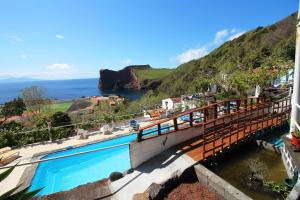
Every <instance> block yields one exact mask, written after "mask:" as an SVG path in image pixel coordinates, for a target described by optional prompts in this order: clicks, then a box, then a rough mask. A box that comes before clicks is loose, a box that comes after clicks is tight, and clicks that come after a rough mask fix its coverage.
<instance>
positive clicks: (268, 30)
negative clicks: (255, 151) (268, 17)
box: [158, 13, 297, 96]
mask: <svg viewBox="0 0 300 200" xmlns="http://www.w3.org/2000/svg"><path fill="white" fill-rule="evenodd" d="M296 17H297V16H296V13H294V14H292V15H291V16H289V17H287V18H285V19H284V20H282V21H279V22H278V23H275V24H273V25H271V26H267V27H258V28H256V29H255V30H252V31H249V32H247V33H245V34H243V35H242V36H240V37H238V38H236V39H234V40H232V41H228V42H225V43H224V44H223V45H222V46H221V47H219V48H217V49H215V50H214V51H212V52H211V53H210V54H208V55H207V56H205V57H203V58H200V59H198V60H192V61H190V62H187V63H184V64H182V65H180V66H179V67H178V68H177V69H176V70H174V71H173V72H172V73H170V74H169V75H168V76H166V77H165V78H164V79H163V82H162V84H161V85H160V86H159V88H158V90H159V92H160V93H166V94H168V95H170V96H178V95H181V94H187V93H193V92H199V89H200V90H206V88H207V85H208V83H209V84H215V83H216V80H218V79H220V77H221V75H222V74H225V75H227V76H228V77H230V79H231V77H233V78H232V79H233V80H232V85H231V89H232V88H233V89H234V90H235V91H238V90H240V91H245V90H246V89H247V88H248V87H249V86H251V85H247V84H240V82H242V83H244V81H241V80H237V79H235V77H239V76H240V75H242V74H243V73H244V72H247V74H251V73H253V70H254V69H256V68H261V69H263V70H265V71H268V72H269V71H270V70H271V71H272V70H273V71H274V69H278V70H280V69H285V68H287V67H292V66H293V65H292V63H293V61H294V54H295V35H296V33H295V30H296V22H297V20H296ZM269 74H270V73H260V74H259V75H261V77H260V78H259V79H256V80H263V77H267V76H268V75H269ZM240 78H243V79H244V78H245V77H241V76H240ZM240 78H239V79H240ZM237 86H241V87H237ZM226 92H228V91H226ZM242 95H243V92H242Z"/></svg>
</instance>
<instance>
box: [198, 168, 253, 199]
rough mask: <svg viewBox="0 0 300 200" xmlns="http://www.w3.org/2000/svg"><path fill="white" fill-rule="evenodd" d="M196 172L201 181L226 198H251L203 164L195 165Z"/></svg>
mask: <svg viewBox="0 0 300 200" xmlns="http://www.w3.org/2000/svg"><path fill="white" fill-rule="evenodd" d="M194 168H195V172H196V175H197V177H198V180H199V182H200V183H202V184H204V185H207V186H208V187H209V188H210V189H211V190H212V191H213V192H215V193H217V194H218V195H219V196H220V197H222V199H226V200H240V199H243V200H251V198H250V197H248V196H247V195H246V194H244V193H243V192H241V191H240V190H238V189H236V188H235V187H234V186H232V185H231V184H229V183H228V182H226V181H225V180H224V179H222V178H221V177H219V176H217V175H216V174H214V173H213V172H211V171H210V170H208V169H207V168H206V167H204V166H203V165H200V164H198V165H195V166H194Z"/></svg>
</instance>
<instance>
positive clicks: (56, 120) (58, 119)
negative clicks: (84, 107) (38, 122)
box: [50, 111, 71, 127]
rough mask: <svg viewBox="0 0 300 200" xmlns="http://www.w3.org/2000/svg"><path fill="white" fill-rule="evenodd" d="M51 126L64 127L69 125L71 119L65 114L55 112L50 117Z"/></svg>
mask: <svg viewBox="0 0 300 200" xmlns="http://www.w3.org/2000/svg"><path fill="white" fill-rule="evenodd" d="M50 122H51V125H52V126H54V127H56V126H65V125H70V124H71V118H70V116H69V115H68V113H65V112H61V111H59V112H56V113H54V114H53V115H52V116H51V117H50Z"/></svg>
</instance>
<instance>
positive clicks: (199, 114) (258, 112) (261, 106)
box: [137, 98, 290, 142]
mask: <svg viewBox="0 0 300 200" xmlns="http://www.w3.org/2000/svg"><path fill="white" fill-rule="evenodd" d="M283 112H284V113H289V112H290V98H285V99H282V100H279V101H277V102H271V101H269V100H267V99H263V98H248V99H232V100H226V101H220V102H216V103H212V104H210V105H208V106H205V107H201V108H196V109H192V110H188V111H186V112H183V113H180V114H178V115H176V116H173V117H169V118H167V119H164V120H160V121H158V122H156V123H153V124H150V125H148V126H145V127H141V128H140V130H139V132H138V135H137V141H138V142H140V141H142V140H145V139H150V138H152V137H155V136H160V135H162V134H169V133H172V132H176V131H179V130H184V129H188V128H191V127H199V126H203V127H204V134H203V137H204V138H203V139H205V137H206V136H207V135H208V133H209V132H210V130H213V131H212V132H216V130H218V129H220V132H222V131H226V129H229V128H230V125H232V124H237V125H238V127H240V126H242V125H243V124H244V123H245V122H250V121H253V120H256V121H262V120H266V119H267V118H273V117H276V115H278V113H283ZM250 127H251V126H250ZM214 134H216V133H214Z"/></svg>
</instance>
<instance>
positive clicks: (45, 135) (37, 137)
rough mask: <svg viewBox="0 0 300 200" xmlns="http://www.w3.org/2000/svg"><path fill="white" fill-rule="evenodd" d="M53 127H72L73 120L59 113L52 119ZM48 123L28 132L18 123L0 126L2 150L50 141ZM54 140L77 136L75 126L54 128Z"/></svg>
mask: <svg viewBox="0 0 300 200" xmlns="http://www.w3.org/2000/svg"><path fill="white" fill-rule="evenodd" d="M50 120H51V123H52V125H53V126H64V125H71V119H70V117H69V116H68V114H67V113H63V112H57V113H55V114H54V115H52V116H51V118H50ZM46 127H47V124H46V122H45V121H44V122H42V123H40V124H39V125H38V126H37V127H36V128H37V129H30V130H26V129H24V127H23V126H22V125H21V124H19V123H16V122H9V123H6V124H3V125H1V126H0V148H2V147H6V146H23V145H27V144H32V143H36V142H43V141H48V140H49V132H48V129H47V128H46ZM51 134H52V139H53V140H57V139H61V138H66V137H70V136H73V135H75V129H74V127H73V126H68V127H60V128H55V127H54V128H52V129H51Z"/></svg>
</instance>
